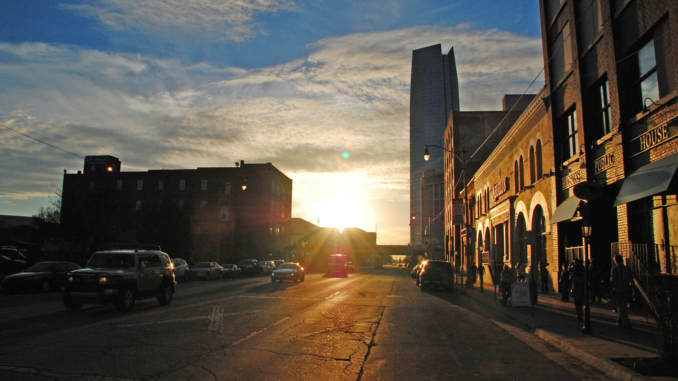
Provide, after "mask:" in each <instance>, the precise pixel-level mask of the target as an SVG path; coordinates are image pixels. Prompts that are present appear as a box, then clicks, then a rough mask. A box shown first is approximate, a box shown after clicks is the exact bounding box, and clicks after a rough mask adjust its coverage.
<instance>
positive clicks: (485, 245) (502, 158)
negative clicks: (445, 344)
mask: <svg viewBox="0 0 678 381" xmlns="http://www.w3.org/2000/svg"><path fill="white" fill-rule="evenodd" d="M543 95H544V89H542V91H541V92H540V93H539V94H537V96H536V97H530V98H529V99H530V100H531V101H532V102H531V103H530V104H529V105H527V107H526V108H525V110H524V112H523V113H522V114H521V115H520V117H519V118H518V120H517V121H516V122H515V123H513V125H512V127H511V128H510V129H509V130H508V131H506V133H505V134H503V138H502V140H501V141H500V142H499V143H498V144H497V146H496V148H495V149H494V150H493V151H492V153H491V154H490V155H489V156H488V157H487V159H486V160H485V162H484V163H483V164H482V165H481V166H480V168H478V170H477V171H476V172H475V175H474V176H473V178H472V180H471V183H472V187H471V188H469V189H470V190H472V191H469V196H468V199H467V201H468V203H469V205H470V206H471V208H470V211H469V212H470V213H469V219H470V221H469V225H470V226H472V227H473V233H474V237H473V239H472V240H471V242H473V243H474V245H473V249H472V250H473V258H472V261H473V262H474V263H475V264H476V265H483V266H486V269H487V270H488V271H487V274H488V275H492V276H497V275H498V274H499V272H500V271H501V268H502V267H503V266H504V265H505V264H508V265H510V266H511V267H515V266H516V265H517V264H518V263H520V264H522V266H523V268H524V269H526V270H527V272H528V273H531V274H534V273H536V274H537V275H536V276H535V278H536V279H537V280H538V279H539V275H538V271H537V270H536V269H537V264H538V262H539V261H547V262H553V260H552V258H554V256H555V257H557V255H556V254H557V250H554V243H553V240H552V231H551V230H552V229H551V226H550V225H549V220H550V216H551V212H552V211H553V205H552V204H551V200H552V199H553V196H554V195H553V189H554V185H555V177H553V176H552V174H553V172H554V167H553V136H552V128H551V123H550V121H549V118H548V109H547V105H546V104H545V102H544V99H542V97H543ZM554 267H555V266H554ZM554 279H555V280H557V278H554ZM556 283H557V282H556ZM549 288H550V289H553V284H551V285H550V287H549Z"/></svg>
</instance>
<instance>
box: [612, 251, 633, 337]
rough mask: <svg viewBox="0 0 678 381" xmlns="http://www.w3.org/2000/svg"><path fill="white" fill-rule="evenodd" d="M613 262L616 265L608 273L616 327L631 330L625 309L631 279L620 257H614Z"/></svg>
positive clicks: (629, 293)
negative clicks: (615, 310)
mask: <svg viewBox="0 0 678 381" xmlns="http://www.w3.org/2000/svg"><path fill="white" fill-rule="evenodd" d="M614 261H615V262H616V263H617V265H616V266H614V267H613V268H612V271H611V272H610V285H611V287H612V295H613V296H614V302H615V304H616V305H617V325H618V326H620V327H622V328H631V322H630V321H629V314H628V311H627V308H628V304H629V295H631V282H632V281H633V277H632V275H631V270H629V268H628V267H626V266H624V258H623V257H622V256H621V255H619V254H617V255H615V256H614Z"/></svg>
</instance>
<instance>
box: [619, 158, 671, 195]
mask: <svg viewBox="0 0 678 381" xmlns="http://www.w3.org/2000/svg"><path fill="white" fill-rule="evenodd" d="M677 167H678V154H673V155H671V156H669V157H667V158H664V159H661V160H659V161H655V162H654V163H652V164H648V165H644V166H642V167H640V168H638V169H637V170H636V171H635V172H633V173H632V174H631V175H629V177H627V178H626V179H624V183H623V184H622V187H621V190H620V191H619V194H618V195H617V199H616V200H615V202H614V206H619V205H624V204H626V203H628V202H631V201H636V200H640V199H641V198H644V197H648V196H653V195H655V194H657V193H662V192H664V191H666V190H667V189H668V188H669V184H671V179H672V178H673V174H674V173H676V168H677Z"/></svg>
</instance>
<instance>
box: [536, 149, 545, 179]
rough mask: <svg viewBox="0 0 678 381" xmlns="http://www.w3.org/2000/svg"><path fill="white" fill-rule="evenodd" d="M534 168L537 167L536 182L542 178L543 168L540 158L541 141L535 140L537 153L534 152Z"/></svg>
mask: <svg viewBox="0 0 678 381" xmlns="http://www.w3.org/2000/svg"><path fill="white" fill-rule="evenodd" d="M536 156H537V157H536V161H535V163H536V166H537V180H541V179H542V177H544V168H543V167H542V166H543V162H542V157H541V140H537V152H536Z"/></svg>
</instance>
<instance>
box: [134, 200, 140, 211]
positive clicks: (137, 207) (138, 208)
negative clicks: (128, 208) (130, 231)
mask: <svg viewBox="0 0 678 381" xmlns="http://www.w3.org/2000/svg"><path fill="white" fill-rule="evenodd" d="M135 209H136V210H141V200H137V205H136V208H135Z"/></svg>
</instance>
